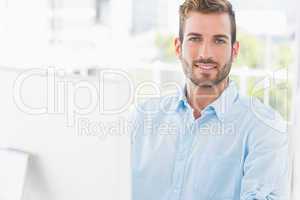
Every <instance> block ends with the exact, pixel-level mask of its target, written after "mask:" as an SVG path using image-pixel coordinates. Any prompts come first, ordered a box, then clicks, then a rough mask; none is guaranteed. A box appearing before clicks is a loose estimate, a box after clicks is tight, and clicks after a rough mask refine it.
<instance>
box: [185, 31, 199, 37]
mask: <svg viewBox="0 0 300 200" xmlns="http://www.w3.org/2000/svg"><path fill="white" fill-rule="evenodd" d="M187 36H198V37H201V36H202V34H200V33H193V32H191V33H188V34H187Z"/></svg>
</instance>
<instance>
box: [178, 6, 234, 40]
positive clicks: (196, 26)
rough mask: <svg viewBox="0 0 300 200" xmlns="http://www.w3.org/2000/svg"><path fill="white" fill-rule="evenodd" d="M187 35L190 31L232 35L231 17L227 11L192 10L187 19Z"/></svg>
mask: <svg viewBox="0 0 300 200" xmlns="http://www.w3.org/2000/svg"><path fill="white" fill-rule="evenodd" d="M184 27H185V35H187V34H189V33H198V34H201V35H203V34H209V35H220V34H223V35H227V36H228V37H230V35H231V23H230V17H229V15H228V14H227V13H208V14H206V13H205V14H204V13H201V12H195V11H192V12H190V13H189V14H188V17H187V18H186V20H185V25H184Z"/></svg>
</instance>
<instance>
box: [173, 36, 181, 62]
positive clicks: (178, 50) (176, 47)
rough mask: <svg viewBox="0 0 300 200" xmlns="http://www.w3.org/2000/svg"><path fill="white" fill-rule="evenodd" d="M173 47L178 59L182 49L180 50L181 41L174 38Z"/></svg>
mask: <svg viewBox="0 0 300 200" xmlns="http://www.w3.org/2000/svg"><path fill="white" fill-rule="evenodd" d="M174 46H175V53H176V57H177V58H180V57H181V53H182V48H181V41H180V39H179V38H178V37H177V38H175V40H174Z"/></svg>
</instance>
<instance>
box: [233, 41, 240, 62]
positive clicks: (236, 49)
mask: <svg viewBox="0 0 300 200" xmlns="http://www.w3.org/2000/svg"><path fill="white" fill-rule="evenodd" d="M239 52H240V43H239V41H236V42H235V43H234V44H233V45H232V61H233V62H235V61H236V59H237V57H238V54H239Z"/></svg>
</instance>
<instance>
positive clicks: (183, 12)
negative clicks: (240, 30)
mask: <svg viewBox="0 0 300 200" xmlns="http://www.w3.org/2000/svg"><path fill="white" fill-rule="evenodd" d="M191 11H196V12H201V13H204V14H210V13H220V14H221V13H228V15H229V18H230V23H231V42H232V44H233V43H235V41H236V22H235V13H234V10H233V9H232V5H231V3H230V2H229V1H227V0H185V1H184V3H183V4H182V5H181V6H180V9H179V39H180V41H181V42H182V41H183V32H184V23H185V20H186V19H187V17H188V15H189V13H190V12H191Z"/></svg>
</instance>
